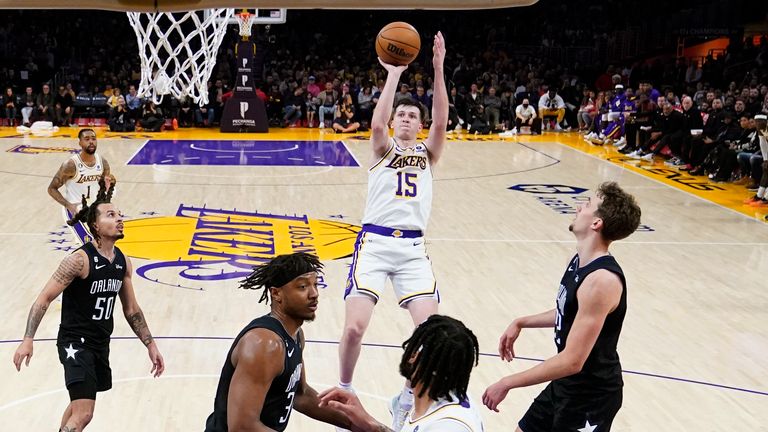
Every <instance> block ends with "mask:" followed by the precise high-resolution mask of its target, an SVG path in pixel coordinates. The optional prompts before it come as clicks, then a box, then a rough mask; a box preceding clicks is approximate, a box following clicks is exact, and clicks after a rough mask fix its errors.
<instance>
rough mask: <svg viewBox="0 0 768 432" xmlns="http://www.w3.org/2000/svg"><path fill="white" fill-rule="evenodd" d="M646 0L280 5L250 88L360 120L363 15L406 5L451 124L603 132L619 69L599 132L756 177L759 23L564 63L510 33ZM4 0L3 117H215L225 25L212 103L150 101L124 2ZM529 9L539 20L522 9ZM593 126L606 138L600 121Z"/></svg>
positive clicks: (715, 169) (271, 103)
mask: <svg viewBox="0 0 768 432" xmlns="http://www.w3.org/2000/svg"><path fill="white" fill-rule="evenodd" d="M656 3H659V2H657V1H650V2H645V3H642V4H640V3H637V4H634V3H633V4H632V5H630V6H628V5H627V3H626V2H617V1H609V0H606V1H597V2H593V3H591V4H590V5H589V6H588V7H581V6H579V5H577V4H567V3H562V2H561V3H558V4H554V2H553V1H550V0H541V1H540V2H539V3H538V4H537V5H536V6H533V7H530V8H520V9H511V10H509V11H510V13H506V14H499V13H498V12H497V11H471V12H467V11H462V12H441V13H439V14H436V13H432V14H431V15H430V12H428V11H411V12H400V13H397V14H396V13H394V12H370V11H356V12H350V11H330V10H325V11H317V10H314V11H289V17H288V22H287V23H286V24H283V25H273V26H271V27H266V26H257V27H256V28H255V29H254V37H255V40H256V42H257V63H258V65H257V66H258V68H257V70H260V71H261V73H259V74H257V75H256V76H255V78H256V81H257V82H258V83H259V87H260V88H259V91H258V93H259V94H260V96H261V97H262V98H263V100H264V101H265V103H266V107H267V113H268V116H269V119H270V124H271V125H272V126H277V127H296V126H301V127H320V128H326V129H328V130H329V131H336V132H339V133H346V132H355V131H361V130H365V128H367V127H368V126H369V122H370V119H371V114H372V111H373V109H374V107H375V106H376V104H377V103H378V97H379V91H380V89H381V88H382V86H383V83H384V81H383V80H384V78H385V76H384V71H383V69H382V68H381V67H380V66H379V65H378V62H377V60H376V58H375V53H374V50H373V49H372V40H373V37H374V33H373V31H374V30H375V29H376V28H379V27H380V26H382V25H383V24H385V23H387V22H389V21H394V20H405V21H410V22H413V23H414V24H416V25H417V27H418V28H419V30H420V31H421V33H422V34H424V35H425V39H424V42H423V46H424V47H429V39H428V38H427V37H426V36H427V35H429V34H432V33H434V32H435V31H437V30H438V29H440V30H442V31H443V32H444V34H445V35H446V40H447V42H448V55H447V57H446V62H445V64H446V75H447V77H446V81H447V82H448V84H449V98H450V115H449V118H450V120H449V126H448V128H449V131H451V132H455V131H461V132H462V133H467V132H468V133H472V134H491V133H501V134H502V136H505V135H506V136H508V135H511V134H515V133H520V132H527V133H532V134H538V133H542V131H546V130H548V129H549V130H553V131H559V130H576V129H578V130H580V131H582V132H584V133H585V134H587V135H588V136H590V137H592V138H594V136H595V135H597V136H599V135H601V134H602V132H604V131H602V130H600V128H601V127H603V126H604V124H601V122H600V121H599V119H601V118H602V117H603V115H604V114H606V113H608V112H609V111H611V109H610V107H609V105H610V103H611V101H612V100H613V98H614V97H615V96H616V95H615V94H614V92H615V91H616V85H617V84H619V85H621V87H623V88H622V93H624V94H625V95H626V96H627V98H629V100H630V101H631V102H632V107H633V111H632V112H631V113H630V112H629V111H628V112H627V113H626V117H627V120H628V121H627V122H626V124H625V125H623V126H622V128H621V130H620V131H619V134H620V135H621V138H619V139H616V140H612V141H611V143H613V144H618V146H619V147H620V148H621V150H622V151H623V152H625V153H627V154H629V155H632V156H635V157H644V158H649V157H650V158H652V157H654V156H667V155H668V156H669V157H670V161H669V163H670V164H671V165H673V166H675V167H679V168H681V169H690V171H691V173H692V174H708V175H710V177H711V178H712V179H713V180H718V181H738V182H740V183H744V184H745V185H746V186H755V183H758V182H759V180H760V178H761V177H762V171H763V163H762V162H761V152H760V149H759V148H756V147H755V145H754V140H752V141H749V143H748V142H747V141H745V140H747V138H748V137H750V136H752V137H754V135H750V134H751V133H752V132H747V131H752V130H754V129H755V128H759V126H758V125H756V124H755V122H757V123H759V122H760V120H759V119H758V120H755V116H756V115H760V114H768V87H767V86H766V84H768V42H767V41H766V39H765V37H763V38H760V39H756V38H752V37H750V38H744V37H740V36H738V37H731V44H730V45H729V47H728V49H727V50H726V51H725V52H724V53H719V54H720V55H718V56H715V55H710V56H709V57H706V58H693V59H686V58H678V59H675V58H674V57H672V58H671V60H670V57H669V56H666V57H664V56H663V55H660V56H655V57H648V58H636V59H632V60H631V61H620V62H619V61H616V62H613V64H606V63H602V65H601V64H599V63H597V64H581V63H580V62H579V61H578V60H575V61H573V62H571V63H563V62H559V61H557V59H552V58H547V57H546V56H535V55H531V54H530V53H525V52H521V51H520V50H517V49H515V45H518V46H523V45H538V46H543V47H569V46H590V45H595V44H598V43H599V42H600V41H601V40H602V41H604V40H606V39H611V38H612V37H613V36H612V35H613V34H615V33H616V32H617V31H620V30H621V29H622V28H624V27H625V26H627V25H629V24H630V23H629V22H628V20H627V19H621V18H619V19H611V20H606V19H600V17H606V16H611V17H614V16H619V17H629V16H630V15H631V13H630V12H632V11H628V10H626V8H627V7H633V8H635V9H634V10H633V11H634V12H635V13H640V14H642V13H643V11H644V10H645V9H646V8H648V7H651V6H652V4H656ZM701 3H706V1H705V2H691V1H687V0H686V1H682V2H680V3H679V4H677V5H676V6H675V7H676V8H677V9H676V10H680V9H682V8H685V7H691V6H692V5H695V4H701ZM673 12H674V11H673V10H671V11H670V13H673ZM1 13H2V14H3V15H4V16H5V17H6V18H7V19H4V20H0V22H4V23H5V24H0V58H1V59H2V60H3V62H2V66H0V85H2V86H3V88H4V89H5V91H4V92H3V95H2V104H3V107H4V109H3V111H2V112H1V113H0V117H2V121H3V122H5V124H25V125H29V124H30V123H31V122H33V121H36V120H46V121H50V122H52V123H54V124H57V125H69V124H73V123H75V122H76V121H77V118H78V117H84V116H85V117H101V118H103V119H104V120H105V122H106V123H107V124H108V126H109V128H110V129H111V130H114V131H132V130H136V129H137V128H141V129H143V130H146V131H154V130H160V129H161V128H162V127H163V125H164V124H166V123H167V122H169V121H171V119H172V121H173V122H175V123H176V124H178V126H180V127H190V126H214V125H216V124H218V122H219V120H220V116H221V113H222V111H223V106H224V103H225V101H226V98H227V96H228V95H229V94H231V93H230V83H231V82H232V80H233V79H234V71H235V70H236V66H235V60H236V59H235V54H234V44H235V41H236V40H237V38H238V35H237V30H236V28H235V27H231V28H230V30H229V31H228V34H227V36H226V37H225V40H224V42H223V44H222V48H221V50H220V53H219V55H218V58H217V65H216V68H215V69H214V71H213V75H212V78H211V81H210V82H209V83H208V99H209V102H208V104H206V105H205V106H198V105H196V104H194V103H192V101H191V100H190V99H189V98H182V99H181V100H177V99H174V98H172V97H165V98H164V100H163V103H162V104H161V105H160V106H155V104H153V103H151V102H149V101H146V100H143V99H141V98H139V97H138V96H137V94H136V91H137V84H138V81H139V79H140V75H141V74H140V68H139V63H138V56H137V55H136V54H135V53H136V52H137V50H138V47H137V44H136V38H135V35H134V33H133V29H131V28H130V26H129V24H128V22H127V19H126V17H125V16H124V15H123V14H120V13H111V12H101V11H11V10H5V11H2V12H1ZM589 17H596V18H597V19H589ZM536 18H538V21H537V22H538V25H529V24H530V23H531V22H532V21H535V20H536ZM467 23H472V25H467ZM518 23H526V25H519V24H518ZM371 29H374V30H371ZM22 40H23V41H25V43H23V44H22V43H18V41H22ZM110 47H113V48H110ZM429 51H430V50H429V49H428V48H427V49H423V50H422V52H421V54H420V55H419V57H418V58H417V59H416V60H415V61H414V63H412V65H411V66H410V67H409V69H408V70H407V71H406V72H405V73H404V74H403V75H402V81H401V84H400V87H399V91H398V92H397V94H396V96H395V101H398V100H400V99H403V98H410V99H413V100H416V101H418V102H419V103H421V104H423V105H424V106H425V107H426V108H427V109H428V111H429V109H430V108H431V97H432V91H433V89H432V84H433V83H432V77H431V70H430V69H431V61H430V55H431V53H430V52H429ZM661 54H664V53H661ZM666 54H669V53H666ZM692 110H693V111H692ZM673 112H674V113H678V114H680V116H678V115H677V114H672V113H673ZM693 113H698V115H694V114H693ZM596 120H598V121H596ZM699 120H701V124H699ZM425 123H426V124H425V126H426V125H428V123H429V118H427V119H425ZM611 133H613V132H611ZM589 134H591V135H589ZM599 138H600V140H601V141H603V142H604V140H605V136H602V137H599ZM592 141H593V142H594V140H592ZM758 147H759V146H758ZM748 153H749V156H747V154H748ZM649 155H650V156H649Z"/></svg>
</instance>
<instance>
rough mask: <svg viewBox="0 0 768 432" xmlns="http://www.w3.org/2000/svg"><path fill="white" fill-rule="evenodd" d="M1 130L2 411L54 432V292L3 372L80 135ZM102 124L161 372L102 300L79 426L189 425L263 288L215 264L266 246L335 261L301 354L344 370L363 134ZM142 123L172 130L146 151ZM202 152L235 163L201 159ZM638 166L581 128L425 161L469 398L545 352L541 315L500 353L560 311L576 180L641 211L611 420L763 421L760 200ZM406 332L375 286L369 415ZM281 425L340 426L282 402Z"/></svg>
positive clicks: (381, 407) (767, 264)
mask: <svg viewBox="0 0 768 432" xmlns="http://www.w3.org/2000/svg"><path fill="white" fill-rule="evenodd" d="M14 135H15V132H14V131H13V130H12V129H4V130H2V132H0V136H4V137H5V138H3V139H1V140H0V184H2V185H3V186H2V187H0V200H2V202H3V203H4V204H5V217H4V218H2V220H0V244H1V245H2V246H0V260H2V262H3V264H4V265H3V266H1V267H0V280H2V281H3V283H2V290H1V291H0V314H2V316H3V317H4V320H3V325H2V327H1V328H0V341H1V342H2V343H0V360H2V361H0V381H2V383H3V385H2V387H0V418H1V419H3V420H4V422H3V424H4V425H5V426H6V427H7V428H9V429H12V430H28V431H49V430H53V428H54V427H56V426H57V425H58V423H59V419H60V416H61V414H62V412H63V409H64V407H65V406H66V404H67V401H68V397H67V394H66V392H65V391H64V383H63V374H62V369H61V366H60V364H59V362H58V359H57V356H56V350H55V343H54V342H53V341H52V340H53V339H54V338H55V337H56V331H57V328H58V323H59V316H58V315H59V314H60V311H59V307H58V306H56V305H54V306H53V307H52V308H51V310H50V311H49V312H48V315H47V316H46V317H45V319H44V320H43V323H42V324H41V326H40V329H39V330H38V332H37V337H38V338H40V340H39V341H38V342H36V343H35V355H34V357H33V359H32V363H31V365H30V367H29V368H24V369H23V370H22V372H21V373H17V372H16V371H15V370H14V368H13V366H12V363H11V357H12V354H13V352H14V350H15V349H16V346H17V341H18V339H19V338H20V337H21V335H22V334H23V331H24V324H25V320H26V317H27V312H28V310H29V306H30V305H31V304H32V302H33V300H34V298H35V297H36V296H37V294H38V293H39V291H40V289H41V288H42V286H43V284H44V283H45V281H46V280H47V279H48V278H49V277H50V275H51V274H52V272H53V271H54V269H55V267H56V265H57V263H58V261H59V260H61V259H62V258H63V257H64V256H65V254H66V253H67V252H68V251H69V250H73V249H74V248H75V247H76V246H77V242H78V240H77V238H76V237H75V235H74V234H73V233H72V232H71V231H70V230H69V229H66V228H62V224H63V218H62V215H61V209H60V207H59V206H58V204H56V203H55V202H54V201H53V200H52V199H51V198H50V197H48V196H47V194H46V190H45V189H46V187H47V185H48V182H49V181H50V177H51V176H52V175H53V173H54V172H55V171H56V169H57V168H58V166H59V164H61V162H62V161H63V160H64V159H65V158H66V157H68V155H67V154H65V153H64V151H66V150H58V149H57V148H60V147H64V148H74V147H75V146H76V138H74V136H75V135H76V130H71V129H67V128H65V129H63V130H62V131H61V132H60V133H59V134H57V136H54V137H50V138H34V137H27V138H23V137H14ZM98 135H99V152H100V153H101V154H102V155H103V156H104V157H106V158H107V159H108V160H109V161H110V163H111V165H112V169H113V172H114V173H115V175H116V176H117V178H118V190H117V193H116V194H115V198H114V201H115V202H116V204H117V205H118V206H119V208H121V209H122V211H123V212H124V213H125V214H126V215H127V216H128V222H127V223H126V226H127V228H126V234H127V236H126V238H125V239H124V240H122V241H121V242H120V243H119V246H120V247H121V248H122V249H123V250H124V251H126V253H127V254H128V255H130V256H132V257H133V262H134V268H135V269H136V270H137V273H138V274H136V275H135V276H134V284H135V286H136V291H137V296H138V299H139V303H140V304H141V306H142V308H143V309H144V311H145V314H146V316H147V320H148V322H149V325H150V328H151V329H152V331H153V333H154V334H155V335H156V336H158V338H159V342H158V344H159V347H160V349H161V351H162V353H163V354H164V356H165V358H166V361H167V370H166V375H165V376H163V377H161V378H159V379H152V378H150V376H149V369H150V364H149V361H148V358H147V356H146V351H145V350H144V348H143V347H142V346H141V345H140V343H139V342H138V341H136V340H135V339H134V338H132V333H131V331H130V329H129V327H128V326H127V325H126V323H125V321H124V319H123V318H122V316H121V315H122V314H121V313H119V312H116V313H115V315H116V317H115V332H114V336H115V339H114V340H113V342H112V345H111V350H112V351H111V362H112V368H113V376H114V388H113V389H112V390H111V391H109V392H107V393H102V394H100V395H99V398H98V400H97V404H96V406H97V408H96V414H95V417H94V420H93V422H92V423H91V426H89V428H88V430H91V431H118V432H119V431H128V430H137V429H139V430H147V431H188V430H202V428H203V424H204V420H205V418H206V417H207V416H208V414H209V413H210V411H211V408H212V403H213V396H214V393H215V388H216V385H217V381H218V375H219V371H220V369H221V365H222V362H223V361H224V356H225V354H226V351H227V350H228V348H229V346H230V344H231V338H232V337H233V336H234V335H236V334H237V332H238V331H239V330H240V329H241V328H242V326H243V325H244V324H245V323H247V322H248V321H249V320H250V319H252V318H253V317H255V316H259V315H261V314H263V313H265V312H266V311H267V307H266V306H265V305H263V304H258V302H257V300H258V297H259V295H260V293H258V292H244V291H242V290H238V289H236V287H237V279H236V278H228V276H236V275H237V273H238V272H242V271H244V270H243V268H244V267H245V268H247V265H249V264H250V263H252V262H253V259H254V257H263V256H268V255H270V254H272V253H285V252H289V251H292V250H302V249H308V250H314V251H316V252H318V253H319V254H320V255H321V257H323V258H324V260H325V262H326V263H327V267H326V275H325V278H324V281H323V282H324V284H325V285H327V288H325V289H324V290H323V291H322V292H321V297H320V302H321V304H320V308H319V310H318V316H317V319H316V320H315V322H312V323H307V324H306V325H305V332H306V335H307V337H308V338H309V339H310V342H309V343H308V345H307V348H306V351H305V366H306V369H307V373H308V378H309V381H310V382H311V383H312V384H313V385H314V386H315V387H316V388H318V389H322V388H325V387H327V386H329V385H332V384H334V383H336V382H337V379H338V375H337V373H338V372H337V344H336V342H337V341H338V339H339V337H340V333H341V327H342V323H343V302H342V300H341V295H342V292H343V287H344V282H345V278H346V274H347V270H348V264H349V262H350V259H349V258H348V257H347V255H348V254H349V253H351V251H352V241H353V239H354V235H355V234H354V233H355V232H356V230H357V226H359V223H360V217H361V215H362V211H363V207H364V203H365V195H366V186H365V182H366V170H365V166H366V165H367V161H368V159H369V154H370V153H369V152H370V150H369V143H368V142H366V141H364V140H361V139H358V138H355V137H352V136H340V135H336V134H333V133H323V134H321V133H320V132H318V131H317V130H282V131H274V132H273V133H270V134H268V135H222V134H219V133H216V132H213V131H201V130H185V131H176V132H167V133H162V134H156V135H154V136H152V137H149V136H145V135H141V134H125V135H119V134H109V133H105V132H103V131H99V133H98ZM148 139H153V140H170V141H171V143H170V144H167V143H166V144H162V143H154V144H148V145H147V146H146V148H145V147H144V146H145V142H147V140H148ZM174 140H175V143H174V142H173V141H174ZM217 140H230V141H232V140H234V141H236V142H230V143H228V144H226V145H223V144H222V143H220V142H218V141H217ZM249 140H259V141H260V142H253V141H249ZM265 141H272V142H265ZM299 141H300V142H299ZM326 141H327V142H326ZM337 141H338V142H343V144H334V143H335V142H337ZM164 146H165V147H164ZM169 149H170V150H169ZM8 150H12V151H11V152H9V151H8ZM280 153H285V154H284V155H282V156H278V154H280ZM139 155H142V156H140V157H139ZM137 157H138V159H137ZM195 158H197V159H195ZM216 160H223V161H225V163H230V164H235V165H212V163H214V162H215V161H216ZM129 161H134V164H130V165H129V164H127V163H128V162H129ZM152 161H154V162H152ZM138 162H141V163H150V164H149V165H147V164H136V163H138ZM152 163H154V164H152ZM240 164H252V165H240ZM267 164H272V165H267ZM634 164H635V162H631V163H624V162H623V160H621V159H618V158H617V154H616V152H615V151H614V150H613V149H609V148H595V147H590V146H588V145H583V144H581V142H580V141H579V137H578V136H577V135H575V134H554V133H549V134H544V135H543V136H541V137H538V138H530V137H521V138H519V139H517V140H505V141H501V140H498V139H495V140H494V139H490V138H488V139H486V140H479V139H477V140H476V139H474V137H462V138H461V139H453V140H452V141H451V142H450V143H449V145H448V149H447V151H446V153H445V156H444V157H443V160H442V161H441V163H440V165H439V166H438V167H437V169H436V170H435V178H436V180H435V183H434V203H433V211H432V217H431V221H430V225H429V230H428V233H427V239H428V247H429V253H430V257H431V258H432V261H433V264H434V270H435V274H436V276H437V279H438V286H439V289H440V291H441V294H442V299H443V302H442V304H441V312H442V313H445V314H448V315H451V316H454V317H456V318H459V319H461V320H463V321H464V322H465V323H466V324H467V325H468V326H469V327H470V328H471V329H473V330H474V331H475V333H476V334H477V336H478V338H479V340H480V347H481V351H482V352H483V353H484V356H483V357H482V358H481V360H480V365H479V367H478V368H477V369H476V370H475V371H474V373H473V377H472V383H471V386H470V392H471V395H472V397H473V398H474V399H475V400H476V401H478V400H479V398H480V395H481V394H482V392H483V390H484V389H485V388H486V387H487V386H488V385H489V384H491V383H492V382H494V381H496V380H497V379H498V378H499V377H501V376H502V375H503V374H508V373H512V372H515V371H520V370H522V369H524V368H528V367H531V366H533V365H535V364H536V362H537V361H539V360H540V359H543V358H546V357H549V356H551V355H552V354H553V353H554V352H555V347H554V343H553V341H552V334H551V331H550V330H527V331H525V332H524V333H523V335H522V336H521V338H520V340H519V342H518V344H517V347H516V348H517V349H516V352H517V354H518V355H519V356H520V357H521V358H519V359H517V360H515V361H514V362H512V363H511V364H505V363H502V362H501V361H500V360H499V359H498V357H495V352H496V346H497V341H498V337H499V335H500V334H501V332H502V331H503V330H504V329H505V328H506V326H507V324H508V323H509V322H510V321H511V320H512V319H513V318H515V317H517V316H520V315H524V314H531V313H537V312H540V311H543V310H546V309H549V308H551V307H552V306H553V304H554V298H555V294H556V291H557V286H558V282H559V279H560V277H561V275H562V272H563V270H564V266H565V265H566V263H567V262H568V260H569V259H570V258H571V256H572V254H573V253H574V242H573V238H572V236H571V234H570V233H569V232H568V230H567V227H568V224H569V222H570V220H571V218H572V215H571V214H570V213H572V212H573V210H574V208H575V205H576V204H577V203H578V202H579V200H580V199H583V197H584V196H585V195H586V194H587V193H588V192H587V191H583V189H594V187H595V186H596V185H597V184H598V183H600V182H602V181H605V180H616V181H618V182H619V183H620V184H621V185H622V186H623V187H625V188H626V189H627V190H629V191H631V192H632V193H634V194H635V195H636V196H637V198H638V200H639V202H640V204H641V206H642V209H643V218H642V222H643V227H642V229H641V230H640V231H638V232H637V233H635V234H634V235H632V236H631V237H630V238H629V239H627V240H625V241H623V242H618V243H616V244H615V245H614V246H613V253H614V254H615V255H616V257H617V259H618V260H619V262H620V263H621V264H622V266H623V268H624V270H625V272H626V274H627V280H628V283H629V287H628V290H629V311H628V315H627V319H626V321H625V324H624V331H623V334H622V339H621V342H620V345H619V352H620V355H621V357H622V364H623V366H624V368H625V370H626V374H625V375H624V379H625V383H626V387H625V397H624V407H623V408H622V410H621V411H620V413H619V415H618V417H617V419H616V422H615V427H614V430H617V431H649V430H658V431H721V430H737V431H748V430H749V431H757V430H768V427H766V426H765V422H764V420H763V415H762V411H764V409H765V407H766V406H768V405H766V404H767V403H768V385H766V383H768V368H766V361H765V359H766V358H768V333H766V331H765V330H764V327H765V326H764V324H763V323H765V322H767V321H768V312H767V311H768V300H767V298H768V296H766V294H765V286H766V282H765V280H766V279H765V275H766V274H768V224H766V223H764V222H763V221H762V218H763V215H764V214H765V212H764V211H763V212H761V211H759V210H756V209H754V208H749V207H744V206H742V205H741V200H743V199H745V198H747V197H748V194H747V193H746V192H745V191H744V190H743V188H741V189H739V188H737V187H733V186H730V185H716V184H711V183H709V182H707V181H705V180H701V177H699V178H691V177H687V176H684V175H682V174H680V173H677V172H676V171H674V170H667V169H666V168H664V167H663V166H662V165H660V164H659V165H648V164H646V163H642V164H639V165H634ZM284 165H291V166H284ZM718 188H720V189H718ZM703 189H709V190H703ZM249 223H252V224H253V223H258V224H261V225H259V226H260V227H263V228H264V231H265V233H263V234H262V236H261V237H259V239H258V241H252V240H251V241H249V240H248V238H247V237H248V236H247V235H246V234H243V231H242V230H241V228H242V227H243V226H247V224H249ZM179 260H181V261H179ZM410 331H411V324H410V319H409V317H408V316H407V313H406V312H404V311H402V310H400V309H399V308H398V307H397V306H396V303H395V302H394V298H393V295H392V294H391V292H387V293H386V294H385V295H384V297H383V298H382V300H381V302H380V304H379V306H378V307H377V309H376V314H375V315H374V318H373V321H372V324H371V328H370V331H369V332H368V334H367V335H366V337H365V341H366V342H367V343H369V344H370V345H369V346H366V347H365V348H364V349H363V352H362V356H361V360H360V363H359V366H358V370H357V373H356V377H355V383H354V384H355V386H356V388H357V390H358V392H359V393H360V395H361V397H362V400H363V403H364V404H365V405H366V406H367V407H368V408H369V410H370V411H371V412H372V413H373V414H374V415H376V416H377V417H378V418H379V419H382V420H384V419H387V418H388V414H387V408H386V402H385V401H386V400H388V399H389V398H390V397H391V396H392V395H394V394H395V393H396V392H397V391H398V390H399V388H400V386H401V384H402V380H401V379H400V378H399V376H398V373H397V364H398V361H399V357H400V355H401V353H402V351H401V349H400V348H399V344H400V343H401V342H402V341H403V339H404V338H405V337H406V336H407V335H408V334H409V333H410ZM541 388H542V386H537V387H534V388H528V389H517V390H513V391H511V392H510V394H509V396H508V397H507V400H506V401H505V402H504V403H503V404H502V405H501V413H500V414H496V413H492V412H490V411H488V410H486V409H485V408H483V409H482V412H483V415H484V420H485V425H486V430H488V431H508V430H513V428H514V425H515V424H516V422H517V420H518V419H519V418H520V416H521V415H522V414H523V413H524V412H525V410H526V409H527V407H528V405H529V404H530V403H531V401H532V399H533V397H534V396H535V395H536V394H537V393H538V391H540V389H541ZM288 430H289V431H332V430H333V428H332V427H330V426H326V425H322V424H318V423H315V422H314V421H312V420H309V419H307V418H305V417H303V416H302V415H300V414H298V413H294V415H293V417H292V419H291V425H290V427H289V429H288Z"/></svg>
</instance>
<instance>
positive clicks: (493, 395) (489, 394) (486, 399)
mask: <svg viewBox="0 0 768 432" xmlns="http://www.w3.org/2000/svg"><path fill="white" fill-rule="evenodd" d="M507 393H509V387H507V385H506V384H504V380H503V379H502V380H500V381H499V382H497V383H496V384H493V385H491V386H490V387H488V388H487V389H485V392H484V393H483V405H485V406H486V407H488V409H489V410H492V411H496V412H499V408H498V407H499V404H500V403H501V402H502V401H503V400H504V399H505V398H506V397H507Z"/></svg>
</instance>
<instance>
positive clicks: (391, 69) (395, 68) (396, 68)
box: [378, 57, 408, 74]
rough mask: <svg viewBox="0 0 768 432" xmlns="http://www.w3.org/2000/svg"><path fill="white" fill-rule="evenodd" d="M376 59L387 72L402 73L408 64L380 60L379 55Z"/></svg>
mask: <svg viewBox="0 0 768 432" xmlns="http://www.w3.org/2000/svg"><path fill="white" fill-rule="evenodd" d="M378 59H379V63H381V67H383V68H384V69H386V70H387V73H397V74H402V73H403V72H404V71H405V70H406V69H408V65H402V66H395V65H391V64H389V63H384V60H382V59H381V57H378Z"/></svg>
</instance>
